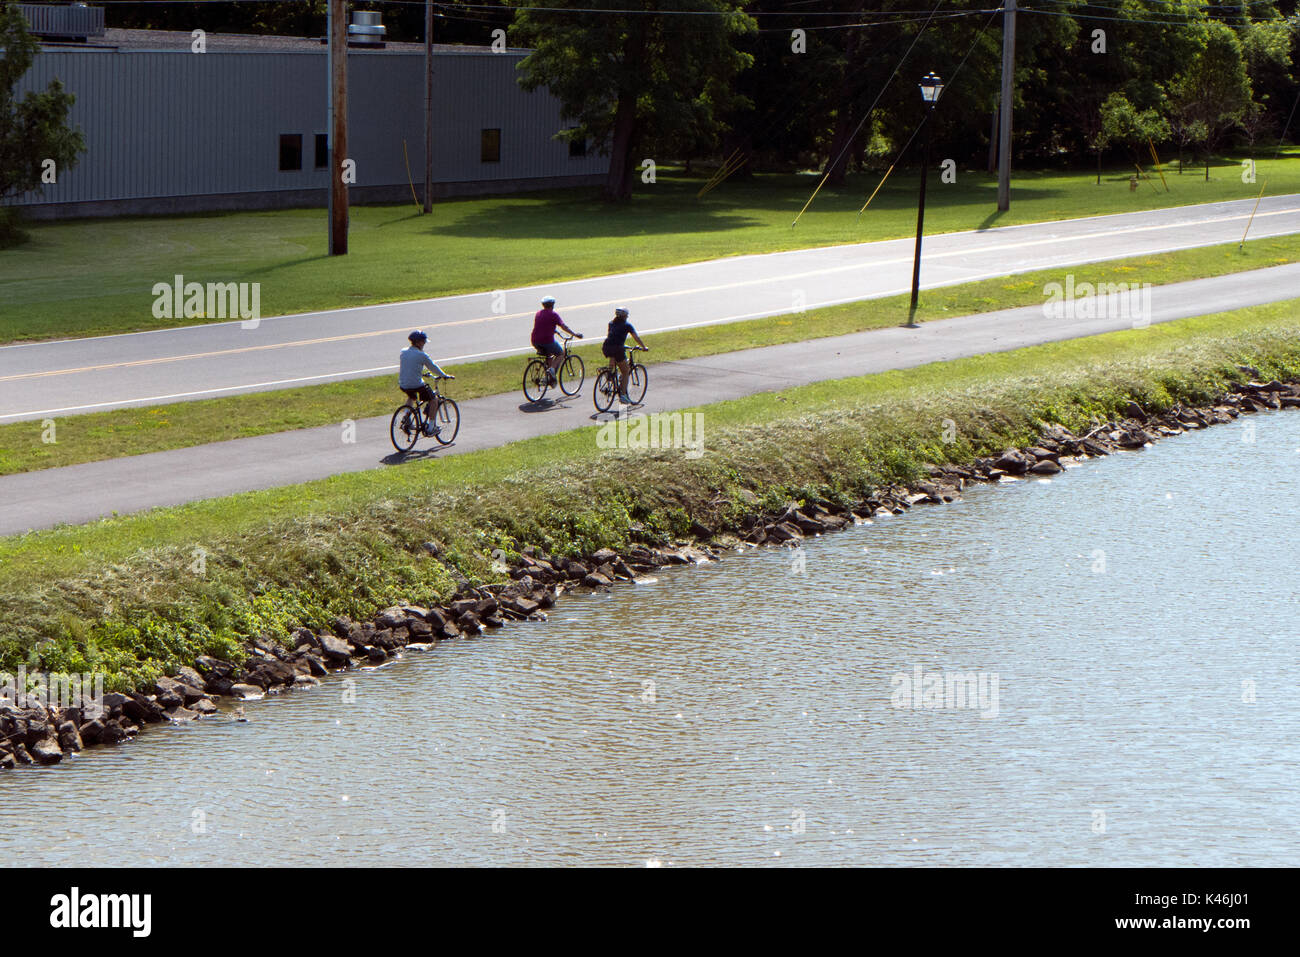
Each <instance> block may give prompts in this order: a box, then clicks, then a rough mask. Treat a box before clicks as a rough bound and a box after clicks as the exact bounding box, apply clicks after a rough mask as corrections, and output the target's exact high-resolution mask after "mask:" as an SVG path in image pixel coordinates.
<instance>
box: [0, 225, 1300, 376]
mask: <svg viewBox="0 0 1300 957" xmlns="http://www.w3.org/2000/svg"><path fill="white" fill-rule="evenodd" d="M1297 212H1300V209H1296V208H1291V209H1280V210H1272V211H1269V212H1267V213H1261V214H1258V215H1257V216H1256V218H1257V219H1264V218H1266V217H1268V216H1284V215H1291V214H1295V213H1297ZM1246 218H1248V214H1246V213H1242V214H1239V215H1233V216H1220V217H1213V218H1210V219H1201V220H1195V221H1192V222H1179V223H1160V224H1155V225H1151V226H1126V227H1122V228H1120V229H1112V230H1104V231H1102V232H1095V233H1086V234H1084V235H1071V236H1055V237H1047V238H1040V239H1030V240H1024V241H1021V242H1014V243H999V244H995V245H991V246H982V247H980V248H979V249H974V250H969V249H960V250H948V251H941V252H931V253H927V254H926V257H927V258H928V259H930V260H935V259H948V258H952V257H969V256H972V255H980V254H983V253H989V252H1001V251H1004V250H1011V249H1023V248H1026V247H1030V246H1043V245H1046V244H1049V243H1067V242H1078V241H1080V240H1088V239H1105V238H1107V237H1110V236H1127V235H1131V234H1133V233H1140V232H1151V231H1154V230H1161V229H1190V228H1193V227H1196V226H1204V225H1210V224H1219V223H1230V222H1234V221H1239V220H1243V219H1246ZM1035 225H1038V224H1035ZM936 238H937V237H936ZM893 242H910V240H893ZM831 248H833V247H831ZM1153 255H1154V254H1153ZM911 261H912V256H911V255H907V256H902V257H897V258H894V259H879V260H871V261H859V262H853V263H848V264H845V265H840V266H826V267H823V268H821V269H811V270H806V271H804V272H798V273H787V274H784V275H778V276H768V277H763V278H758V279H745V280H739V281H736V282H729V283H719V284H717V285H712V286H698V287H696V288H693V289H676V290H670V291H665V292H656V293H647V294H645V295H641V296H627V297H624V298H621V299H607V300H602V301H600V302H588V303H580V304H577V305H574V306H572V307H568V308H566V309H565V311H566V312H569V313H570V314H572V313H574V312H580V311H582V310H584V309H597V308H600V307H601V306H606V307H608V306H611V305H614V304H615V303H628V302H643V301H646V300H652V299H664V298H667V297H669V296H690V295H697V294H700V293H708V292H722V291H724V290H727V289H737V288H742V287H745V286H758V285H765V284H768V283H774V282H791V281H794V280H798V279H808V278H811V277H813V276H825V275H830V274H833V273H838V272H852V271H854V270H859V269H863V268H864V267H869V266H870V267H879V266H894V265H901V264H903V263H909V262H911ZM1049 268H1050V267H1049ZM1060 268H1067V267H1065V266H1062V267H1060ZM578 281H579V282H581V281H582V280H578ZM483 295H490V293H483ZM850 301H852V300H850ZM529 315H531V313H527V312H516V313H510V314H503V315H491V316H476V317H474V318H471V319H455V320H451V321H448V322H439V323H435V324H434V325H432V326H431V327H430V328H434V329H446V328H451V327H452V326H467V325H475V324H478V323H484V322H499V321H504V320H509V319H525V318H527V317H528V316H529ZM408 328H409V327H407V326H398V327H396V328H392V329H376V330H371V331H368V332H354V333H348V334H346V335H338V336H324V337H321V338H316V339H297V340H293V341H290V342H275V343H266V344H264V345H257V346H241V347H239V348H235V349H217V350H213V351H211V352H193V353H187V354H185V355H178V356H158V357H155V358H152V359H131V360H128V361H125V362H109V363H104V364H102V365H92V366H80V367H78V368H74V369H51V370H48V371H45V372H22V373H18V374H16V375H7V376H0V382H16V381H19V380H24V379H41V378H48V377H51V376H61V375H80V374H83V373H87V372H102V371H104V370H106V369H130V368H135V367H139V366H150V365H159V364H162V363H168V362H187V361H190V360H194V359H214V358H218V357H221V356H231V355H240V354H243V353H249V352H264V351H268V350H272V349H289V348H295V347H305V346H318V345H328V344H329V343H335V342H348V341H353V340H357V339H372V338H375V337H377V336H391V335H395V334H397V333H399V332H402V331H404V330H407V329H408ZM650 331H658V330H650Z"/></svg>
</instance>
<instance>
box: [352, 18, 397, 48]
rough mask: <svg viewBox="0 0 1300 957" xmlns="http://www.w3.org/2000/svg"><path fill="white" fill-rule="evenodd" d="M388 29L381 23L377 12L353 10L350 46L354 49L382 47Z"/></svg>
mask: <svg viewBox="0 0 1300 957" xmlns="http://www.w3.org/2000/svg"><path fill="white" fill-rule="evenodd" d="M387 32H388V28H387V27H385V26H384V24H383V23H382V22H381V21H380V18H379V11H377V10H353V11H352V22H351V23H349V24H348V45H349V46H354V47H382V46H383V45H384V34H385V33H387Z"/></svg>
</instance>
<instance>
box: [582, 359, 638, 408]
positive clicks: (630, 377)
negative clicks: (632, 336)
mask: <svg viewBox="0 0 1300 957" xmlns="http://www.w3.org/2000/svg"><path fill="white" fill-rule="evenodd" d="M623 351H624V352H625V353H626V355H627V361H628V365H629V368H628V370H627V397H628V398H629V399H631V400H632V404H633V405H640V404H641V400H642V399H644V398H645V390H646V389H647V388H648V387H649V385H650V373H648V372H646V369H645V366H643V365H641V363H639V362H637V361H635V360H634V359H633V358H632V353H634V352H644V351H645V350H644V349H642V348H641V347H640V346H624V347H623ZM618 397H619V395H618V367H617V366H615V365H614V360H613V359H611V360H610V363H609V365H607V366H605V368H603V369H601V370H600V371H599V372H597V373H596V384H595V385H594V386H592V393H591V401H592V402H594V403H595V404H596V411H597V412H608V411H609V410H610V409H611V408H612V407H613V405H614V400H615V399H617V398H618ZM602 402H603V403H604V404H603V405H602V404H601V403H602Z"/></svg>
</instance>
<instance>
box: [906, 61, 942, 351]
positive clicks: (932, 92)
mask: <svg viewBox="0 0 1300 957" xmlns="http://www.w3.org/2000/svg"><path fill="white" fill-rule="evenodd" d="M919 86H920V88H921V99H922V100H924V101H925V106H926V111H925V119H924V120H922V121H921V122H922V123H924V124H925V153H924V155H923V157H922V159H921V198H920V202H919V203H917V207H916V255H915V257H914V258H913V260H912V305H911V307H910V308H909V309H908V311H907V327H908V328H909V329H915V328H916V299H917V295H918V294H919V292H920V289H921V232H922V230H923V228H924V226H925V181H926V178H927V177H928V175H929V172H930V120H931V117H932V114H933V113H934V105H935V104H936V103H938V102H939V97H940V96H942V95H943V81H942V80H940V79H939V78H938V77H937V76H935V75H934V74H933V73H929V74H926V75H925V76H924V77H922V78H921V82H920V84H919Z"/></svg>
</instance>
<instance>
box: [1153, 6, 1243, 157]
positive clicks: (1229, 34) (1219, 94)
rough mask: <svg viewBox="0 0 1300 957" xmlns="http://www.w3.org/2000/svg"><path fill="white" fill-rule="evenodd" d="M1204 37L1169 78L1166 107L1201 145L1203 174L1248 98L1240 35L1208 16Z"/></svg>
mask: <svg viewBox="0 0 1300 957" xmlns="http://www.w3.org/2000/svg"><path fill="white" fill-rule="evenodd" d="M1204 30H1205V33H1204V43H1203V45H1202V46H1201V48H1200V50H1198V51H1197V53H1196V55H1195V56H1193V57H1192V59H1191V61H1190V62H1189V63H1188V65H1187V69H1186V70H1184V71H1183V72H1182V73H1180V74H1179V75H1178V76H1176V77H1175V78H1174V79H1173V80H1172V81H1171V82H1170V84H1169V88H1168V93H1169V104H1170V112H1171V113H1172V114H1173V115H1174V116H1175V117H1176V120H1175V126H1176V128H1178V129H1180V130H1183V131H1185V133H1187V134H1189V135H1195V136H1196V137H1197V138H1198V139H1199V142H1200V144H1201V147H1202V148H1203V149H1204V151H1205V178H1206V179H1207V180H1208V179H1209V178H1210V155H1211V154H1212V153H1213V152H1214V150H1215V148H1216V147H1217V146H1218V145H1219V143H1220V142H1222V140H1223V137H1224V136H1225V135H1226V134H1227V133H1228V132H1229V131H1230V130H1232V129H1233V128H1234V127H1236V126H1237V125H1238V124H1239V123H1240V121H1241V117H1242V115H1243V114H1244V113H1245V111H1246V108H1247V107H1248V106H1249V105H1250V102H1251V98H1252V97H1251V88H1250V77H1248V76H1247V75H1246V61H1245V58H1244V57H1243V56H1242V50H1241V41H1240V40H1239V39H1238V38H1237V34H1236V32H1235V31H1234V30H1233V29H1232V28H1231V27H1229V26H1227V25H1226V24H1223V23H1219V22H1218V21H1215V20H1211V21H1209V22H1207V23H1206V24H1205V25H1204Z"/></svg>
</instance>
